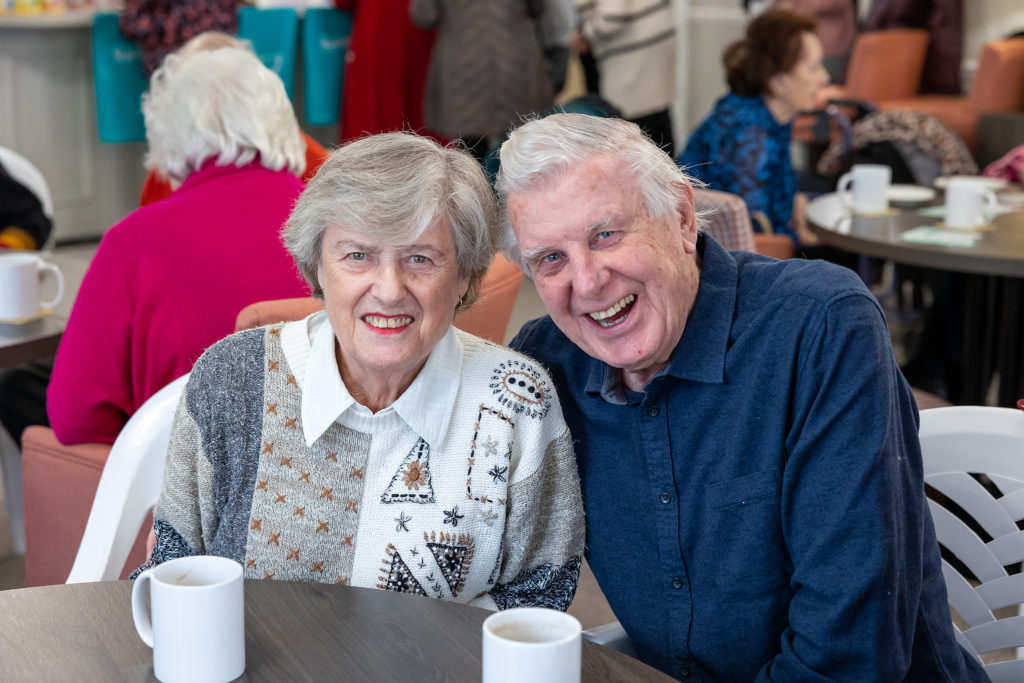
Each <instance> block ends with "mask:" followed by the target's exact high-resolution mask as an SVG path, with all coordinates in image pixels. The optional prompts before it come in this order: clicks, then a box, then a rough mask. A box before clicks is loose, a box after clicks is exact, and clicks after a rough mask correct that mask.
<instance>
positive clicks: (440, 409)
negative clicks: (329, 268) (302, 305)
mask: <svg viewBox="0 0 1024 683" xmlns="http://www.w3.org/2000/svg"><path fill="white" fill-rule="evenodd" d="M321 316H322V322H320V324H319V325H318V326H316V327H313V326H311V330H310V332H309V343H310V351H309V360H308V362H307V364H306V368H305V372H304V373H303V380H302V429H303V436H304V437H305V439H306V445H307V446H311V445H312V444H313V442H315V441H316V440H317V439H319V438H320V437H321V436H323V434H324V432H326V431H327V430H328V429H329V428H330V426H331V425H332V424H334V422H335V421H336V420H337V419H338V418H339V417H341V416H342V414H344V413H345V411H347V410H362V408H361V406H359V404H358V403H356V401H355V399H354V398H352V394H350V393H349V391H348V389H347V388H346V387H345V383H344V382H343V381H342V379H341V372H340V371H339V370H338V362H337V359H336V357H335V355H334V344H335V339H334V330H333V329H332V328H331V325H330V322H329V321H328V320H327V316H326V314H321ZM462 356H463V347H462V342H461V341H460V340H459V338H458V336H456V334H455V330H454V328H449V329H448V332H447V333H445V335H444V337H442V338H441V341H440V342H438V343H437V345H436V346H435V347H434V350H433V351H431V353H430V356H429V357H428V358H427V362H426V363H425V364H424V365H423V369H422V370H420V373H419V374H418V375H417V376H416V379H414V380H413V382H412V384H410V385H409V388H408V389H406V390H405V392H403V393H402V395H401V396H399V397H398V399H397V400H396V401H395V402H394V403H393V404H392V405H391V407H390V409H391V410H394V411H395V412H396V413H397V414H398V416H399V417H400V418H401V419H402V420H403V421H404V422H405V423H406V424H407V425H408V426H409V427H410V428H411V429H412V430H413V431H414V432H416V434H417V435H418V436H420V437H421V438H422V439H423V440H424V441H426V442H427V444H429V445H430V447H431V448H434V449H436V448H439V447H440V445H441V441H442V440H443V438H444V435H445V434H446V433H447V431H448V422H449V420H450V418H451V413H452V409H453V407H454V406H455V397H456V395H457V394H458V392H459V384H460V382H461V378H462Z"/></svg>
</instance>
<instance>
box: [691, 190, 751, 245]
mask: <svg viewBox="0 0 1024 683" xmlns="http://www.w3.org/2000/svg"><path fill="white" fill-rule="evenodd" d="M693 206H694V209H696V210H697V211H705V212H708V213H707V215H706V216H705V221H706V225H705V231H706V232H707V233H708V234H709V235H711V236H712V237H714V238H715V241H716V242H718V243H719V244H721V245H722V246H723V247H725V248H726V249H728V250H730V251H754V228H753V226H751V224H750V212H749V211H748V210H747V203H746V202H745V201H743V197H740V196H739V195H737V194H731V193H729V192H719V191H718V190H705V189H702V188H694V190H693Z"/></svg>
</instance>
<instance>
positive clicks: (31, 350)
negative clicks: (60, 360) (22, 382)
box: [0, 314, 68, 369]
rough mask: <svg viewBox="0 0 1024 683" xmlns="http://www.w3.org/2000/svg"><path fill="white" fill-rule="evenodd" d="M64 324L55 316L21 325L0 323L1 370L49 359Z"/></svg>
mask: <svg viewBox="0 0 1024 683" xmlns="http://www.w3.org/2000/svg"><path fill="white" fill-rule="evenodd" d="M67 323H68V321H67V318H65V317H64V316H62V315H55V314H54V315H48V316H46V317H43V318H40V319H38V320H33V321H32V322H27V323H22V324H20V325H16V324H14V323H4V322H0V369H3V368H9V367H12V366H14V365H20V364H21V363H26V362H28V361H30V360H35V359H37V358H45V357H46V356H52V355H53V354H54V353H56V351H57V345H58V344H59V343H60V338H61V336H62V335H63V334H64V328H65V327H66V326H67Z"/></svg>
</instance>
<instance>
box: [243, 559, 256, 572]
mask: <svg viewBox="0 0 1024 683" xmlns="http://www.w3.org/2000/svg"><path fill="white" fill-rule="evenodd" d="M249 567H252V568H253V569H255V568H256V560H254V559H252V558H251V557H250V558H249V561H248V562H246V563H245V568H246V569H248V568H249Z"/></svg>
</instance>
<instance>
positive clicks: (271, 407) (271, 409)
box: [264, 401, 277, 415]
mask: <svg viewBox="0 0 1024 683" xmlns="http://www.w3.org/2000/svg"><path fill="white" fill-rule="evenodd" d="M271 413H273V414H274V415H277V404H276V403H271V402H270V401H267V412H265V413H264V415H270V414H271Z"/></svg>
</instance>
